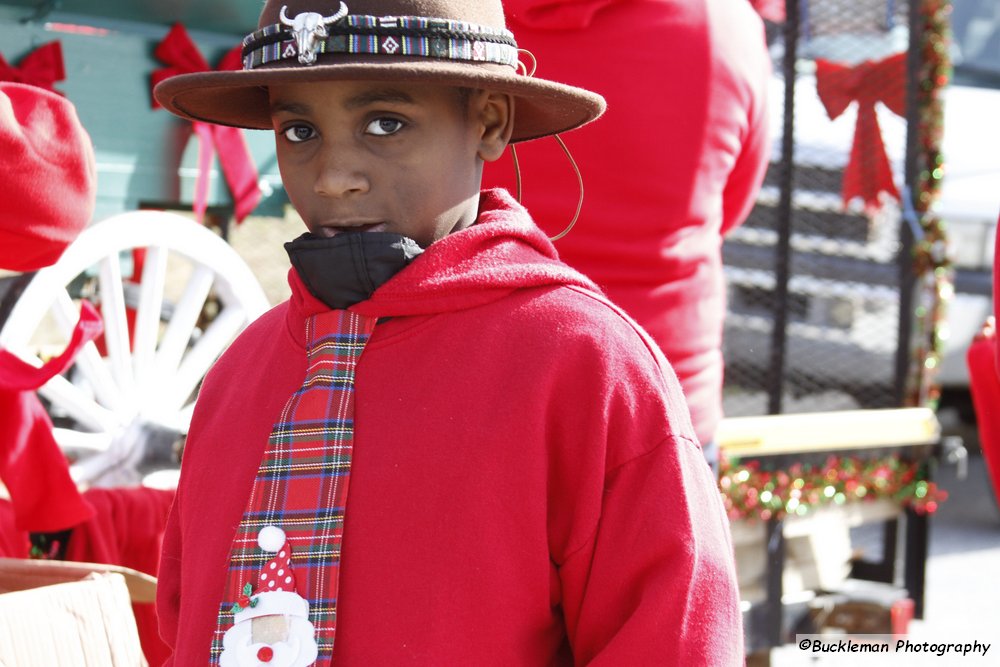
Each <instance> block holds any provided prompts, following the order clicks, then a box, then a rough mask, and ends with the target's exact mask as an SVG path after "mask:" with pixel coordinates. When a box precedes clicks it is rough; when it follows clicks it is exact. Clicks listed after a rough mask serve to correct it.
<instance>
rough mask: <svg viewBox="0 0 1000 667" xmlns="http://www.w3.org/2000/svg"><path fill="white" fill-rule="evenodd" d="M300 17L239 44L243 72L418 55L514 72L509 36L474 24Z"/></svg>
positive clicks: (343, 11)
mask: <svg viewBox="0 0 1000 667" xmlns="http://www.w3.org/2000/svg"><path fill="white" fill-rule="evenodd" d="M347 11H348V10H347V5H345V4H344V3H343V2H341V3H340V10H339V11H338V12H337V13H336V14H333V15H331V16H323V15H322V14H318V13H315V12H303V13H301V14H297V15H296V16H295V17H293V18H289V17H288V16H287V13H286V7H282V8H281V23H276V24H274V25H269V26H266V27H264V28H261V29H260V30H257V31H256V32H253V33H251V34H249V35H247V36H246V37H245V38H244V39H243V69H244V70H252V69H254V68H255V67H260V66H261V65H265V64H267V63H273V62H277V61H281V60H290V59H292V58H296V59H297V60H298V62H299V63H300V64H302V65H312V64H314V63H315V62H316V58H317V56H318V55H320V54H334V53H337V54H348V55H382V56H418V57H424V58H440V59H444V60H459V61H469V62H484V63H496V64H498V65H506V66H508V67H511V68H514V69H517V62H518V60H517V43H516V42H515V41H514V35H513V34H511V32H510V31H508V30H504V29H502V28H489V27H486V26H481V25H477V24H474V23H465V22H463V21H452V20H448V19H439V18H426V17H421V16H364V15H360V14H350V15H349V14H348V13H347Z"/></svg>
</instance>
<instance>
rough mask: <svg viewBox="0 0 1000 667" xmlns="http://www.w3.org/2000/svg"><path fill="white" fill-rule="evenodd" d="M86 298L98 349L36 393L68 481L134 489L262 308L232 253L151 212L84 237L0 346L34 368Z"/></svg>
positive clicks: (38, 278) (61, 341)
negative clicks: (94, 315) (132, 264)
mask: <svg viewBox="0 0 1000 667" xmlns="http://www.w3.org/2000/svg"><path fill="white" fill-rule="evenodd" d="M137 249H144V251H145V260H144V262H143V269H142V274H141V278H139V279H135V278H133V279H132V280H128V279H126V278H123V270H122V266H123V263H124V264H125V265H126V266H127V265H128V261H129V260H130V259H131V257H132V256H133V251H134V250H137ZM123 260H124V262H123ZM88 290H89V292H91V293H86V294H84V296H86V297H87V298H90V299H91V300H92V301H94V302H95V305H98V307H99V310H100V312H101V315H102V318H103V321H104V334H103V338H102V339H99V342H100V343H101V344H100V345H97V344H95V342H90V343H88V344H87V345H86V346H85V347H84V348H83V349H82V351H81V352H80V354H79V355H78V356H77V358H76V361H75V363H74V365H73V367H71V368H70V369H69V370H68V371H67V372H66V373H64V374H62V375H58V376H56V377H54V378H53V379H52V380H50V381H49V382H48V383H47V384H46V385H45V386H44V387H42V388H41V389H40V390H39V393H40V394H41V395H42V396H43V397H44V398H45V399H46V400H47V401H48V404H49V412H50V414H52V415H53V419H54V421H56V422H57V428H56V429H55V437H56V441H57V442H58V443H59V445H60V447H61V448H62V449H63V450H64V451H65V452H67V454H69V455H70V456H71V458H73V459H74V462H73V464H72V466H71V468H70V471H71V474H72V475H73V478H74V480H76V481H77V482H78V483H80V484H82V485H103V486H109V485H115V484H120V483H128V482H132V481H138V479H139V470H138V467H139V466H140V465H141V464H142V462H143V458H144V456H145V455H146V454H147V452H148V450H149V446H150V443H151V442H159V443H162V442H164V441H167V442H171V443H172V442H173V441H175V440H178V439H181V438H183V436H185V435H186V434H187V431H188V427H189V425H190V422H191V413H192V411H193V409H194V401H195V396H196V394H197V390H198V388H199V386H200V384H201V381H202V379H203V378H204V376H205V374H206V373H207V372H208V369H209V367H210V366H211V365H212V363H213V362H214V361H215V360H216V358H217V357H218V356H219V354H221V353H222V351H223V350H224V349H225V348H226V347H227V346H228V345H229V344H230V343H231V342H232V340H233V339H234V338H235V337H236V335H237V334H238V333H239V332H240V331H242V330H243V329H244V328H245V327H246V326H247V325H248V324H249V323H250V322H252V321H253V320H254V319H256V318H257V317H258V316H259V315H260V314H261V313H263V312H264V311H265V310H266V309H267V308H268V302H267V297H266V296H265V295H264V292H263V290H262V289H261V287H260V284H259V283H258V282H257V279H256V277H255V276H254V275H253V273H252V272H251V271H250V268H249V267H248V266H247V265H246V264H245V263H244V262H243V260H242V259H241V258H240V256H239V255H238V254H237V253H236V251H235V250H233V249H232V247H230V246H229V245H228V244H227V243H226V242H225V241H223V240H222V239H221V238H220V237H219V236H217V235H216V234H214V233H212V232H211V231H209V230H207V229H206V228H204V227H202V226H201V225H199V224H197V223H195V222H192V221H191V220H188V219H187V218H184V217H182V216H179V215H176V214H172V213H166V212H162V211H135V212H131V213H124V214H121V215H117V216H114V217H112V218H109V219H107V220H104V221H102V222H99V223H96V224H94V225H92V226H91V227H89V228H88V229H86V230H85V231H84V232H83V233H82V234H80V236H79V237H78V238H77V239H76V241H74V242H73V243H72V244H71V245H70V246H69V248H67V250H66V252H65V253H64V254H63V256H62V257H61V258H60V259H59V261H58V262H57V263H56V264H54V265H52V266H50V267H47V268H45V269H42V270H41V271H39V272H38V273H37V274H35V276H34V277H33V278H32V279H31V282H30V283H29V284H28V285H27V287H26V288H25V289H24V291H23V292H22V293H21V294H20V296H19V297H18V298H17V301H16V302H15V303H14V305H13V308H12V309H11V311H10V315H9V316H8V317H7V319H6V321H5V322H3V323H2V326H3V328H2V329H0V346H2V347H4V348H6V349H8V350H10V351H11V352H13V353H14V354H17V355H18V356H19V357H21V358H22V359H24V360H26V361H28V362H29V363H33V364H35V365H41V363H42V358H44V357H47V356H49V355H50V354H51V353H52V352H55V353H58V352H59V351H61V349H62V348H63V347H65V344H66V342H68V340H69V334H70V332H71V331H72V329H73V326H74V325H75V324H76V321H77V319H78V317H79V312H80V306H79V301H80V298H81V295H80V294H79V292H81V291H83V292H87V291H88Z"/></svg>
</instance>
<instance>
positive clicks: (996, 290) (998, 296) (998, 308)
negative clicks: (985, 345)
mask: <svg viewBox="0 0 1000 667" xmlns="http://www.w3.org/2000/svg"><path fill="white" fill-rule="evenodd" d="M997 228H1000V220H997ZM997 257H1000V234H997V235H996V240H995V241H994V246H993V316H994V317H996V315H998V314H1000V267H998V266H997V260H996V258H997ZM996 344H997V349H996V361H997V373H998V374H1000V338H997V339H996Z"/></svg>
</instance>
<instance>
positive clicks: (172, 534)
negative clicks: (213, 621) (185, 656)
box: [156, 493, 181, 665]
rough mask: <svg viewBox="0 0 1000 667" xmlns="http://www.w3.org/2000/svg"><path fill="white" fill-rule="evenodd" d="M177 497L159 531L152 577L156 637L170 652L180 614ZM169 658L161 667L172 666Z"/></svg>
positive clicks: (178, 501) (179, 540)
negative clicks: (160, 536) (160, 546)
mask: <svg viewBox="0 0 1000 667" xmlns="http://www.w3.org/2000/svg"><path fill="white" fill-rule="evenodd" d="M179 515H180V494H179V493H178V495H177V496H175V497H174V505H173V507H171V508H170V516H169V517H168V518H167V527H166V529H165V530H164V532H163V551H162V552H161V553H160V568H159V571H158V572H157V575H156V616H157V619H158V621H159V629H160V638H161V639H162V640H163V641H164V643H165V644H166V645H167V646H168V647H169V648H170V652H171V653H173V651H174V649H175V648H176V647H177V622H178V617H179V613H180V593H181V531H180V517H179ZM173 664H174V660H173V656H171V657H170V658H169V659H168V660H167V661H166V662H165V663H164V665H173Z"/></svg>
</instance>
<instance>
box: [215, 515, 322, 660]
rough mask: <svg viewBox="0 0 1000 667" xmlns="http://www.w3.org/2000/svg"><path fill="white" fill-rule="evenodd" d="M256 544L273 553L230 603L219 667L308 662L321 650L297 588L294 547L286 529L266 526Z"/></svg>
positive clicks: (314, 658)
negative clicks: (285, 531) (253, 580)
mask: <svg viewBox="0 0 1000 667" xmlns="http://www.w3.org/2000/svg"><path fill="white" fill-rule="evenodd" d="M257 544H258V545H259V546H260V548H261V550H263V551H264V552H267V553H273V554H274V557H273V558H271V560H269V561H268V562H267V563H265V564H264V566H263V567H262V568H261V569H260V575H259V576H258V577H257V582H256V586H255V585H254V584H251V583H247V584H245V585H244V587H243V591H242V593H241V595H239V596H238V598H237V600H236V602H235V603H233V607H232V609H231V611H232V614H233V625H232V627H230V628H229V629H228V630H226V632H225V634H224V635H223V639H222V655H221V656H220V659H219V663H220V665H222V666H223V667H240V666H242V665H268V666H269V667H270V666H271V665H281V666H283V667H306V665H311V664H313V663H314V662H315V661H316V657H317V655H318V653H319V650H318V647H317V645H316V628H315V626H314V625H313V624H312V622H310V620H309V601H308V600H306V599H305V598H303V597H302V596H301V595H299V594H298V592H297V591H296V588H295V583H296V582H295V573H294V571H293V570H292V549H291V547H290V546H289V545H288V540H287V538H286V537H285V533H284V531H283V530H281V529H280V528H278V527H276V526H265V527H264V528H262V529H261V531H260V533H258V535H257Z"/></svg>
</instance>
